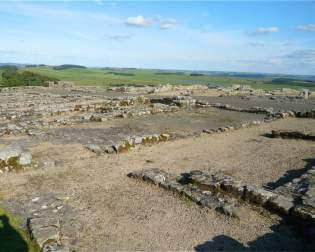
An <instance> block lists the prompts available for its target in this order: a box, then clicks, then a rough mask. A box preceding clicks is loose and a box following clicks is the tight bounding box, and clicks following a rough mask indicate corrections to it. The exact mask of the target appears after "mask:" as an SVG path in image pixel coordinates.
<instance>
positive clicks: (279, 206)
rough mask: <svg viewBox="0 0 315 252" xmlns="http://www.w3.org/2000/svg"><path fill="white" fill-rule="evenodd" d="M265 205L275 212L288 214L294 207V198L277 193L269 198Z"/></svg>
mask: <svg viewBox="0 0 315 252" xmlns="http://www.w3.org/2000/svg"><path fill="white" fill-rule="evenodd" d="M267 205H268V208H269V209H270V210H271V211H274V212H277V213H279V214H281V215H288V214H289V213H290V210H291V209H292V208H293V207H294V200H293V199H292V198H287V197H284V196H282V195H278V196H277V197H275V198H272V199H271V200H269V201H268V203H267Z"/></svg>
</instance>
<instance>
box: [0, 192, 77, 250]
mask: <svg viewBox="0 0 315 252" xmlns="http://www.w3.org/2000/svg"><path fill="white" fill-rule="evenodd" d="M66 200H67V198H61V197H57V196H56V195H54V194H53V193H50V194H46V195H41V196H36V197H33V198H27V199H21V200H19V199H10V200H5V201H4V202H2V203H3V204H4V206H5V207H6V208H7V209H8V210H9V211H10V212H11V213H12V214H14V215H16V216H19V217H22V219H23V228H25V229H26V230H27V231H28V233H29V235H30V237H31V238H32V239H34V241H35V242H36V244H37V245H38V246H39V248H40V249H41V251H43V252H57V251H58V252H70V251H73V250H72V247H73V245H74V244H75V242H76V240H77V239H78V233H79V231H80V229H81V228H82V227H81V226H80V224H79V223H78V220H77V218H76V211H75V210H74V209H73V208H72V207H70V206H69V205H67V203H66Z"/></svg>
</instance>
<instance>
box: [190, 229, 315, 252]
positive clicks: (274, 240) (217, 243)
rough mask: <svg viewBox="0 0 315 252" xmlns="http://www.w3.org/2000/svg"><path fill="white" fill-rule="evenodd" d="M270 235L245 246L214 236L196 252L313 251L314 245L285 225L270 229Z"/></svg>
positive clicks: (220, 236) (222, 236) (196, 248)
mask: <svg viewBox="0 0 315 252" xmlns="http://www.w3.org/2000/svg"><path fill="white" fill-rule="evenodd" d="M271 230H272V233H268V234H265V235H263V236H261V237H258V238H257V239H255V240H253V241H250V242H249V243H248V244H247V245H246V246H245V245H243V244H242V243H241V242H239V241H237V240H235V239H234V238H232V237H229V236H226V235H218V236H215V237H214V238H213V239H212V240H209V241H206V242H204V243H202V244H199V245H197V246H196V247H195V248H194V249H195V251H197V252H206V251H314V244H311V241H305V240H303V239H302V238H300V237H297V235H296V233H294V231H293V230H291V227H290V226H288V225H285V224H279V225H274V226H272V227H271Z"/></svg>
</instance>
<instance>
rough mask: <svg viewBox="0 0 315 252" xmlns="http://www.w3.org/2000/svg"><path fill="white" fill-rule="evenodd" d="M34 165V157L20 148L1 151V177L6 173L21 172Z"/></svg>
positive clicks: (11, 147)
mask: <svg viewBox="0 0 315 252" xmlns="http://www.w3.org/2000/svg"><path fill="white" fill-rule="evenodd" d="M31 163H32V155H31V153H30V152H29V151H24V150H23V149H22V148H21V147H20V146H10V145H9V146H7V147H5V148H4V149H2V150H0V175H1V174H3V173H4V172H9V171H19V170H22V169H23V168H24V167H25V166H28V165H30V164H31Z"/></svg>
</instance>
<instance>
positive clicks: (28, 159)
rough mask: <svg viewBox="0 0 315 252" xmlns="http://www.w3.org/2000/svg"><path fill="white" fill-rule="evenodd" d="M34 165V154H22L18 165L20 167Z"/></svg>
mask: <svg viewBox="0 0 315 252" xmlns="http://www.w3.org/2000/svg"><path fill="white" fill-rule="evenodd" d="M31 163H32V154H31V153H30V152H22V153H21V155H20V157H19V160H18V164H19V165H30V164H31Z"/></svg>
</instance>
